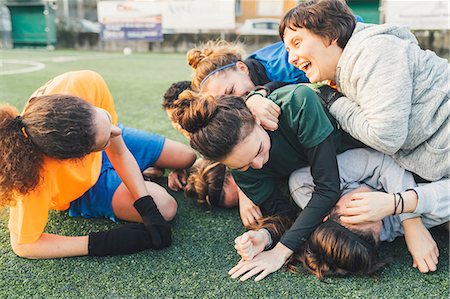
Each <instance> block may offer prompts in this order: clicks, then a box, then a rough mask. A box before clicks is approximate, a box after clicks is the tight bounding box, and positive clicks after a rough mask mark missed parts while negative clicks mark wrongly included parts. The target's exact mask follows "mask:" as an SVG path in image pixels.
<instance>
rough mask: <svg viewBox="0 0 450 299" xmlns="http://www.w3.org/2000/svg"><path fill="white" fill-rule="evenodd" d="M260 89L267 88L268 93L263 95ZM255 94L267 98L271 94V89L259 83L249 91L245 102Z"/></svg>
mask: <svg viewBox="0 0 450 299" xmlns="http://www.w3.org/2000/svg"><path fill="white" fill-rule="evenodd" d="M260 90H265V91H266V93H267V94H266V95H263V94H262V93H260V92H259V91H260ZM255 94H257V95H260V96H262V97H263V98H266V97H267V96H268V95H269V94H270V89H269V88H268V87H266V86H262V85H258V86H256V87H255V88H254V89H253V90H252V91H250V92H249V93H248V95H247V96H246V97H245V99H244V102H247V101H248V99H250V98H251V97H252V96H254V95H255Z"/></svg>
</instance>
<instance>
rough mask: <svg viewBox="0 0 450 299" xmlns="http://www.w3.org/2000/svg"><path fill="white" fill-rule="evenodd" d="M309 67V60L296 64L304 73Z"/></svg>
mask: <svg viewBox="0 0 450 299" xmlns="http://www.w3.org/2000/svg"><path fill="white" fill-rule="evenodd" d="M310 67H311V62H309V61H305V62H302V63H301V64H300V65H299V66H298V68H299V69H301V70H302V71H304V72H305V73H306V71H308V70H309V68H310Z"/></svg>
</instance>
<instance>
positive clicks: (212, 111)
mask: <svg viewBox="0 0 450 299" xmlns="http://www.w3.org/2000/svg"><path fill="white" fill-rule="evenodd" d="M175 105H176V107H177V108H176V109H175V110H174V112H173V114H172V117H173V119H174V120H175V121H176V122H178V124H179V125H180V126H181V127H182V128H183V129H184V130H186V131H188V132H189V133H196V132H198V131H200V130H201V129H203V128H204V127H206V126H207V125H208V123H209V122H210V121H211V119H213V118H214V116H215V115H216V113H217V109H216V108H217V105H216V100H215V99H214V97H213V96H211V95H200V94H198V93H196V92H193V91H189V90H186V91H184V92H182V93H181V94H180V96H179V97H178V100H177V101H176V103H175Z"/></svg>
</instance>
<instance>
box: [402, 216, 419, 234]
mask: <svg viewBox="0 0 450 299" xmlns="http://www.w3.org/2000/svg"><path fill="white" fill-rule="evenodd" d="M421 224H422V218H420V217H414V218H408V219H405V220H404V221H403V222H402V226H403V230H404V231H405V234H407V233H408V232H409V231H415V230H416V229H417V226H418V225H421Z"/></svg>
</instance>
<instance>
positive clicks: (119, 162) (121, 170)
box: [107, 141, 148, 199]
mask: <svg viewBox="0 0 450 299" xmlns="http://www.w3.org/2000/svg"><path fill="white" fill-rule="evenodd" d="M122 142H123V141H122ZM123 147H124V148H123V149H120V151H115V150H107V154H108V158H109V160H110V161H111V163H112V165H113V166H114V169H115V170H116V171H117V173H118V174H119V176H120V178H121V179H122V181H123V183H124V184H125V186H127V189H128V190H129V191H130V193H131V194H132V195H133V197H134V198H136V199H137V198H140V197H142V196H145V195H148V191H147V188H146V187H145V182H144V179H143V177H142V174H141V170H140V168H139V165H138V164H137V162H136V159H134V157H133V155H132V154H131V152H130V151H129V150H128V149H127V148H126V147H125V144H123Z"/></svg>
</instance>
